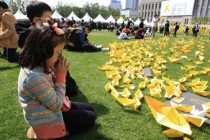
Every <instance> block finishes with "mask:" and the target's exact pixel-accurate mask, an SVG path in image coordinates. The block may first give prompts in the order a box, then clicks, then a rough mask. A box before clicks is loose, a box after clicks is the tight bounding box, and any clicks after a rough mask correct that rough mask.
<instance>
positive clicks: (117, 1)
mask: <svg viewBox="0 0 210 140" xmlns="http://www.w3.org/2000/svg"><path fill="white" fill-rule="evenodd" d="M138 1H139V0H111V3H110V6H111V7H113V8H116V9H119V10H120V13H121V15H125V16H126V17H137V16H138Z"/></svg>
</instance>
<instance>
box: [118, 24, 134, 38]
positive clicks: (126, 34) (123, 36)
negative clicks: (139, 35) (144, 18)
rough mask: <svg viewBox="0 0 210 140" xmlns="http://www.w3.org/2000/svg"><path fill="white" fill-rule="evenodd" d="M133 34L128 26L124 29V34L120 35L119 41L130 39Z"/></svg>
mask: <svg viewBox="0 0 210 140" xmlns="http://www.w3.org/2000/svg"><path fill="white" fill-rule="evenodd" d="M130 33H131V30H130V29H129V27H128V26H126V27H125V28H123V29H122V32H121V33H120V35H119V37H118V38H119V39H130V38H129V34H130Z"/></svg>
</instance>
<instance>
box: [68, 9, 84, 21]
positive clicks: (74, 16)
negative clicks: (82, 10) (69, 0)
mask: <svg viewBox="0 0 210 140" xmlns="http://www.w3.org/2000/svg"><path fill="white" fill-rule="evenodd" d="M72 17H73V18H74V20H76V21H80V20H81V19H80V18H79V17H78V16H77V15H76V14H75V13H74V12H73V11H72V12H71V14H70V15H69V16H68V17H67V19H69V20H72Z"/></svg>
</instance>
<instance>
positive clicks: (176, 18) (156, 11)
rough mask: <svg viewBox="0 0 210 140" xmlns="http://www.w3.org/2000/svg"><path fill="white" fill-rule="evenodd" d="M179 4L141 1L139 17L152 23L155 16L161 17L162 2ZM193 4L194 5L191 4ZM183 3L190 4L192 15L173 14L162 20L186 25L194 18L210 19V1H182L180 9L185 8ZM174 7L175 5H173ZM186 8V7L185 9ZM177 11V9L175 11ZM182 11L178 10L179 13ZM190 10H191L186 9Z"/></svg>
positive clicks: (148, 0) (162, 0)
mask: <svg viewBox="0 0 210 140" xmlns="http://www.w3.org/2000/svg"><path fill="white" fill-rule="evenodd" d="M169 1H170V2H174V3H175V2H177V1H178V0H140V1H139V4H138V17H140V18H143V19H146V20H148V21H149V22H150V21H152V18H153V17H154V15H158V16H160V14H161V6H162V2H163V3H167V2H169ZM190 2H193V3H190ZM181 3H188V4H189V3H190V4H191V6H193V7H191V8H192V11H191V14H180V15H179V14H177V15H176V14H174V15H173V14H171V15H167V16H162V17H161V18H162V20H163V21H165V20H169V21H173V22H180V23H184V24H189V23H191V20H192V18H193V17H198V18H199V17H204V16H206V17H210V0H181V2H180V5H179V6H180V7H182V8H183V7H184V5H181ZM173 6H174V5H173ZM185 8H186V7H185ZM173 10H175V9H173ZM178 10H180V9H178V8H177V12H180V11H178ZM185 10H189V9H185Z"/></svg>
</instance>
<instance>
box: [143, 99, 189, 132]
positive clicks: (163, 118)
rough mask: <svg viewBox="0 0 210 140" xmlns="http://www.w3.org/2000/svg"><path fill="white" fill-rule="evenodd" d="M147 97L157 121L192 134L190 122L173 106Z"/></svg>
mask: <svg viewBox="0 0 210 140" xmlns="http://www.w3.org/2000/svg"><path fill="white" fill-rule="evenodd" d="M145 98H146V101H147V103H148V106H149V108H150V109H151V111H152V114H153V116H154V117H155V120H156V121H157V123H159V124H161V125H164V126H166V127H169V128H171V129H174V130H177V131H180V132H182V133H185V134H188V135H191V134H192V130H191V128H190V125H189V123H188V122H187V121H186V120H185V119H184V118H183V117H182V116H181V115H180V114H179V113H178V112H177V111H176V110H175V109H174V108H173V107H170V106H169V105H167V104H165V103H162V102H160V101H158V100H156V99H153V98H151V97H149V96H145Z"/></svg>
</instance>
